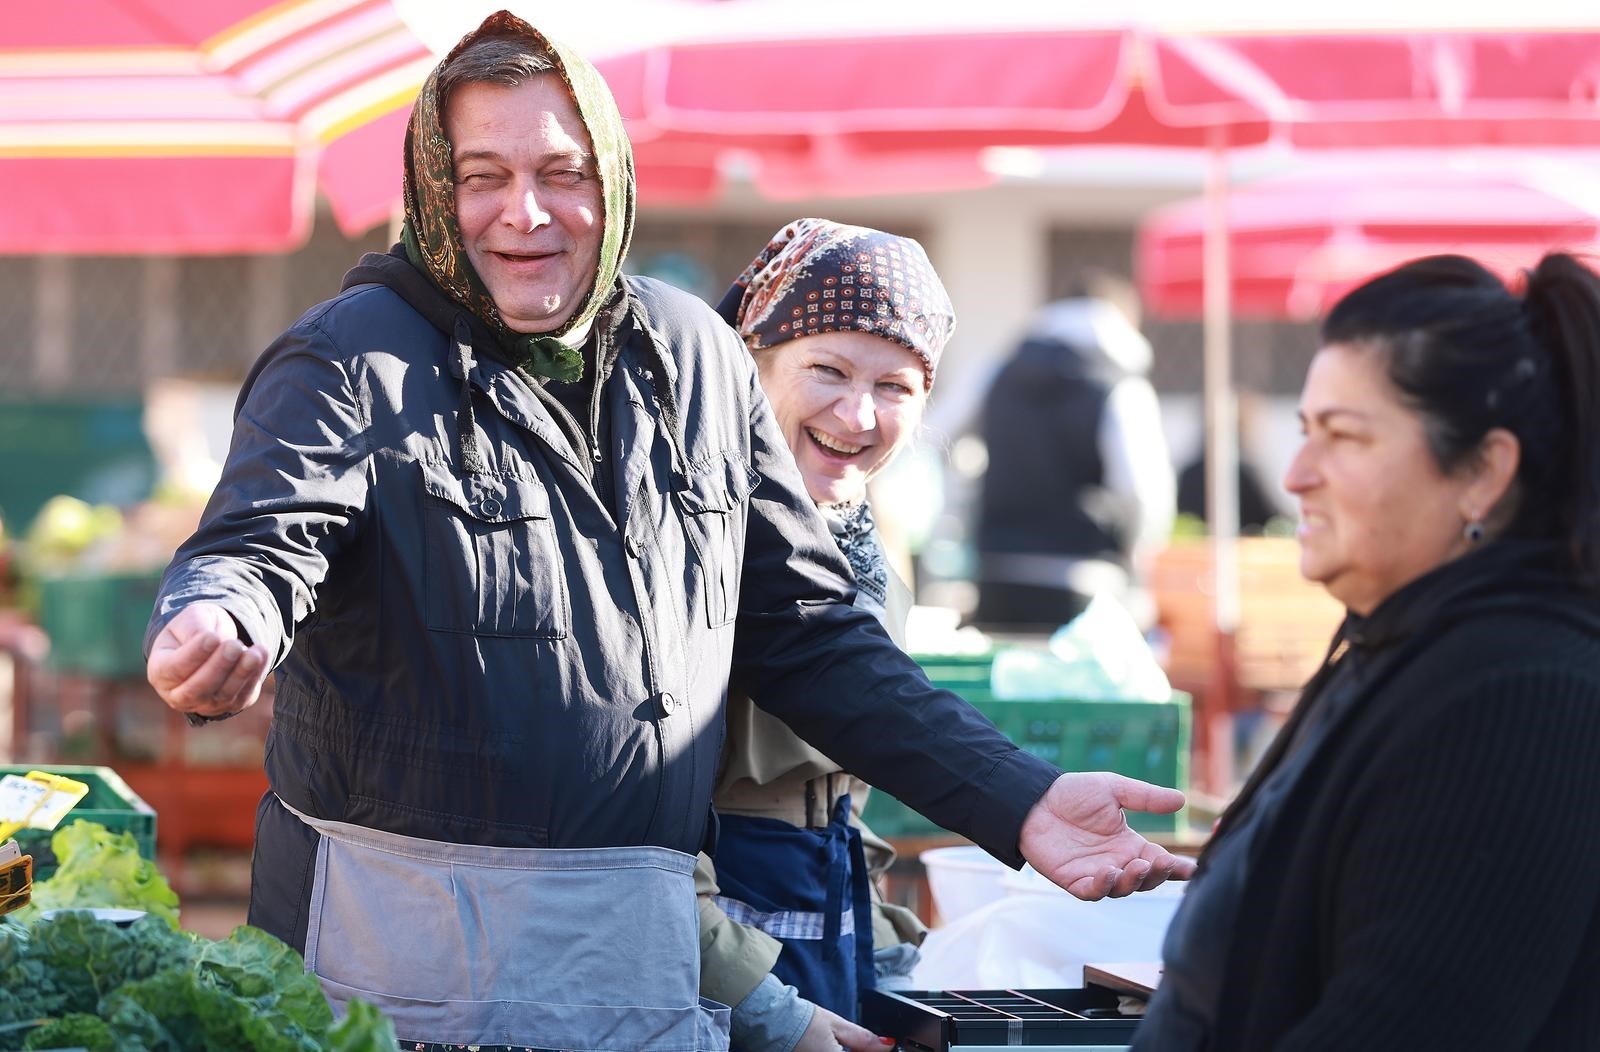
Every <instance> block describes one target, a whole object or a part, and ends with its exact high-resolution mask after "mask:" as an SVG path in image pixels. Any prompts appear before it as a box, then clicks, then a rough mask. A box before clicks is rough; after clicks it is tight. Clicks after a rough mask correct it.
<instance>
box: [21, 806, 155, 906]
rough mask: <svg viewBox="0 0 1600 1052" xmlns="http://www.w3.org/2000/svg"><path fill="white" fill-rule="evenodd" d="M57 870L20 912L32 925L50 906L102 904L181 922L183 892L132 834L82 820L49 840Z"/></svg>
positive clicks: (38, 883) (38, 884)
mask: <svg viewBox="0 0 1600 1052" xmlns="http://www.w3.org/2000/svg"><path fill="white" fill-rule="evenodd" d="M50 848H51V850H53V851H54V852H55V855H56V862H57V866H56V871H55V873H54V874H53V875H52V876H50V877H49V879H47V880H40V881H35V882H34V885H33V902H32V904H31V905H28V906H24V907H23V908H22V909H20V910H18V911H17V913H16V915H15V916H16V919H17V920H19V921H22V922H24V923H27V922H29V921H33V920H36V919H38V917H39V914H41V913H43V912H44V911H46V910H60V909H91V908H94V907H97V906H109V907H113V908H122V909H134V910H144V911H145V912H146V913H152V914H154V915H155V916H157V917H160V918H161V919H162V920H164V921H166V922H167V924H169V925H170V926H171V927H173V928H176V927H177V926H178V896H177V894H176V893H175V892H174V891H173V890H172V887H171V886H170V885H169V884H168V883H167V879H166V878H165V877H163V876H162V875H161V871H160V870H158V869H156V866H155V863H153V862H151V861H150V860H149V859H147V858H145V857H143V856H142V855H140V854H139V844H138V841H136V840H134V838H133V834H132V833H113V832H111V831H110V830H109V829H107V828H106V827H105V826H103V825H101V824H100V823H99V822H89V821H85V820H84V819H81V818H80V819H78V820H77V821H76V822H73V823H72V824H71V825H68V826H63V827H62V828H60V829H58V830H56V832H55V835H54V836H52V837H51V838H50Z"/></svg>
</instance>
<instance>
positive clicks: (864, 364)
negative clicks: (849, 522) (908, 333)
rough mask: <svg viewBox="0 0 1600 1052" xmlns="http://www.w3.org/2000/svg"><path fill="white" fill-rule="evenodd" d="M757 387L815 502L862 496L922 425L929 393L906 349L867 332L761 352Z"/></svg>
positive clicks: (837, 334) (798, 342)
mask: <svg viewBox="0 0 1600 1052" xmlns="http://www.w3.org/2000/svg"><path fill="white" fill-rule="evenodd" d="M756 360H757V362H758V364H759V367H760V371H761V387H762V390H764V391H765V392H766V395H767V400H768V401H769V402H771V403H772V410H773V413H774V415H775V416H776V417H777V419H778V426H779V427H780V428H781V429H782V431H783V437H784V439H785V440H787V441H788V443H789V448H790V449H791V450H793V451H794V459H795V463H796V464H798V465H799V467H800V474H801V476H803V477H804V479H805V483H806V491H807V492H808V493H810V494H811V499H812V500H814V501H816V502H817V503H818V504H841V503H845V502H853V501H858V500H861V499H862V498H864V497H865V496H866V492H867V480H868V479H870V478H872V476H874V475H876V474H877V473H878V472H879V471H881V470H883V468H884V467H885V466H886V465H887V464H888V463H889V461H891V460H893V459H894V455H895V454H896V453H898V452H899V451H900V449H901V447H902V446H904V445H905V444H906V443H907V442H908V441H910V439H911V436H912V435H913V434H915V433H916V430H917V425H918V424H919V423H921V421H922V410H923V406H924V405H926V403H927V389H926V384H925V380H924V373H923V369H922V359H921V358H920V357H918V356H917V355H916V354H915V353H914V352H913V351H912V350H911V349H910V348H908V347H905V346H903V345H901V344H898V343H895V342H894V341H892V340H886V339H884V338H883V337H881V336H874V335H872V334H870V333H864V332H825V333H820V334H818V335H816V336H806V337H802V338H800V339H795V340H787V341H785V342H783V343H781V344H779V345H778V346H776V347H773V348H770V349H767V350H763V351H758V352H757V353H756Z"/></svg>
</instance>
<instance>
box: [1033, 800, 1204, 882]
mask: <svg viewBox="0 0 1600 1052" xmlns="http://www.w3.org/2000/svg"><path fill="white" fill-rule="evenodd" d="M1182 806H1183V794H1182V793H1180V792H1179V791H1178V790H1176V789H1164V788H1162V787H1161V786H1157V785H1150V784H1149V783H1147V782H1140V781H1135V780H1134V779H1132V778H1124V777H1123V776H1122V775H1120V774H1111V773H1109V772H1105V771H1097V772H1093V773H1087V774H1064V775H1062V776H1061V777H1060V778H1057V779H1056V780H1055V782H1054V784H1052V785H1051V786H1050V788H1049V789H1048V790H1047V791H1046V792H1045V794H1044V796H1042V797H1040V799H1039V802H1038V803H1036V804H1034V805H1033V810H1032V811H1029V812H1028V817H1027V818H1026V819H1024V820H1023V823H1022V835H1021V837H1020V838H1019V846H1020V847H1021V848H1022V854H1023V857H1024V858H1026V859H1027V860H1028V861H1029V862H1030V863H1031V864H1032V865H1033V868H1034V869H1036V870H1038V871H1039V872H1040V873H1042V874H1044V875H1045V876H1046V877H1049V878H1050V879H1051V880H1052V881H1054V882H1055V883H1057V884H1059V885H1061V886H1062V887H1063V888H1066V889H1067V891H1069V892H1071V893H1072V894H1073V895H1075V896H1077V897H1078V898H1080V899H1085V900H1087V901H1091V902H1092V901H1094V900H1095V899H1103V898H1105V897H1107V896H1110V897H1111V898H1114V899H1115V898H1121V897H1122V896H1124V895H1131V894H1133V893H1134V892H1136V891H1149V890H1150V889H1151V888H1153V887H1156V886H1157V885H1158V884H1160V883H1162V882H1163V881H1166V880H1188V879H1189V877H1190V875H1191V874H1193V873H1194V860H1193V859H1191V858H1184V857H1183V856H1181V855H1174V854H1172V853H1171V852H1170V851H1168V850H1166V849H1165V848H1162V847H1159V846H1157V845H1155V844H1152V843H1150V842H1149V841H1148V840H1146V839H1145V838H1144V837H1143V836H1141V835H1139V834H1138V833H1137V832H1135V831H1134V830H1133V829H1131V828H1130V827H1129V826H1128V820H1127V819H1126V818H1125V817H1124V816H1123V813H1122V812H1123V809H1124V808H1126V809H1127V810H1129V811H1151V812H1154V813H1156V814H1170V813H1171V812H1173V811H1176V810H1178V808H1180V807H1182Z"/></svg>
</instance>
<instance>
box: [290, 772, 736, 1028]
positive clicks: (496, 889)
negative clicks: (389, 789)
mask: <svg viewBox="0 0 1600 1052" xmlns="http://www.w3.org/2000/svg"><path fill="white" fill-rule="evenodd" d="M280 802H281V801H280ZM284 806H285V807H286V808H288V810H289V811H290V812H291V813H293V814H294V815H295V816H296V817H298V818H299V819H300V820H301V821H302V822H305V823H306V824H307V825H309V826H311V827H312V828H313V829H315V830H316V831H317V832H318V833H320V834H321V839H320V842H319V843H318V846H317V859H316V874H315V878H314V881H313V883H312V887H311V909H310V917H309V924H308V927H307V929H306V954H305V956H306V967H307V968H308V969H309V970H310V971H312V972H314V973H315V974H316V976H317V978H318V979H320V980H321V981H322V988H323V990H324V991H325V992H326V993H327V995H328V1000H329V1001H330V1002H331V1003H332V1004H333V1006H334V1009H335V1011H336V1012H339V1013H340V1014H341V1015H342V1014H343V1011H344V1006H345V1004H346V1003H347V1002H348V1001H350V1000H351V999H352V998H360V999H361V1000H363V1001H368V1002H370V1003H372V1004H374V1005H376V1006H377V1007H378V1008H380V1009H382V1010H383V1012H384V1013H385V1014H386V1015H388V1017H389V1018H390V1019H392V1020H393V1021H394V1026H395V1031H396V1033H397V1034H398V1035H399V1036H400V1037H401V1038H402V1039H403V1040H406V1041H423V1042H428V1043H444V1044H463V1045H520V1046H524V1047H533V1048H557V1049H570V1050H573V1052H589V1050H595V1052H600V1050H604V1052H726V1050H727V1048H728V1014H729V1013H728V1009H727V1008H726V1007H724V1006H722V1005H719V1004H717V1003H715V1002H713V1001H706V1000H702V999H701V998H700V996H699V985H700V931H699V913H698V909H697V906H696V900H695V892H694V876H693V874H694V863H695V860H694V857H693V856H691V855H686V854H683V853H682V852H679V851H673V850H670V849H668V848H664V847H605V848H581V849H579V848H507V847H482V846H479V845H473V844H446V843H441V842H439V841H435V840H423V839H420V838H417V837H408V836H399V835H396V834H394V833H386V832H383V831H382V830H377V829H368V828H366V827H365V826H358V825H351V824H349V823H346V822H330V821H326V820H323V819H318V818H312V817H310V816H308V815H304V814H301V813H300V812H299V811H296V810H295V809H294V808H292V807H289V806H288V805H287V804H284Z"/></svg>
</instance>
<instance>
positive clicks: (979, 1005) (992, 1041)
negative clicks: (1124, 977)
mask: <svg viewBox="0 0 1600 1052" xmlns="http://www.w3.org/2000/svg"><path fill="white" fill-rule="evenodd" d="M861 1025H862V1026H864V1027H866V1028H867V1029H869V1030H871V1031H872V1032H873V1033H875V1034H880V1035H882V1036H884V1037H892V1038H895V1039H896V1040H897V1041H899V1042H900V1046H901V1047H902V1048H904V1049H908V1050H923V1049H927V1050H931V1052H944V1050H946V1049H959V1048H961V1047H962V1046H964V1045H965V1046H980V1045H1067V1046H1071V1045H1112V1046H1115V1045H1126V1044H1128V1043H1129V1042H1131V1041H1132V1040H1133V1033H1134V1029H1135V1028H1136V1027H1137V1026H1138V1025H1139V1019H1138V1017H1137V1016H1124V1015H1122V1014H1120V1013H1119V1012H1118V1011H1117V995H1116V994H1115V993H1113V992H1111V991H1110V990H1106V989H1103V988H1100V987H1087V988H1084V989H1081V990H894V991H889V990H869V991H867V993H866V994H865V995H864V996H863V997H862V1000H861Z"/></svg>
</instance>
